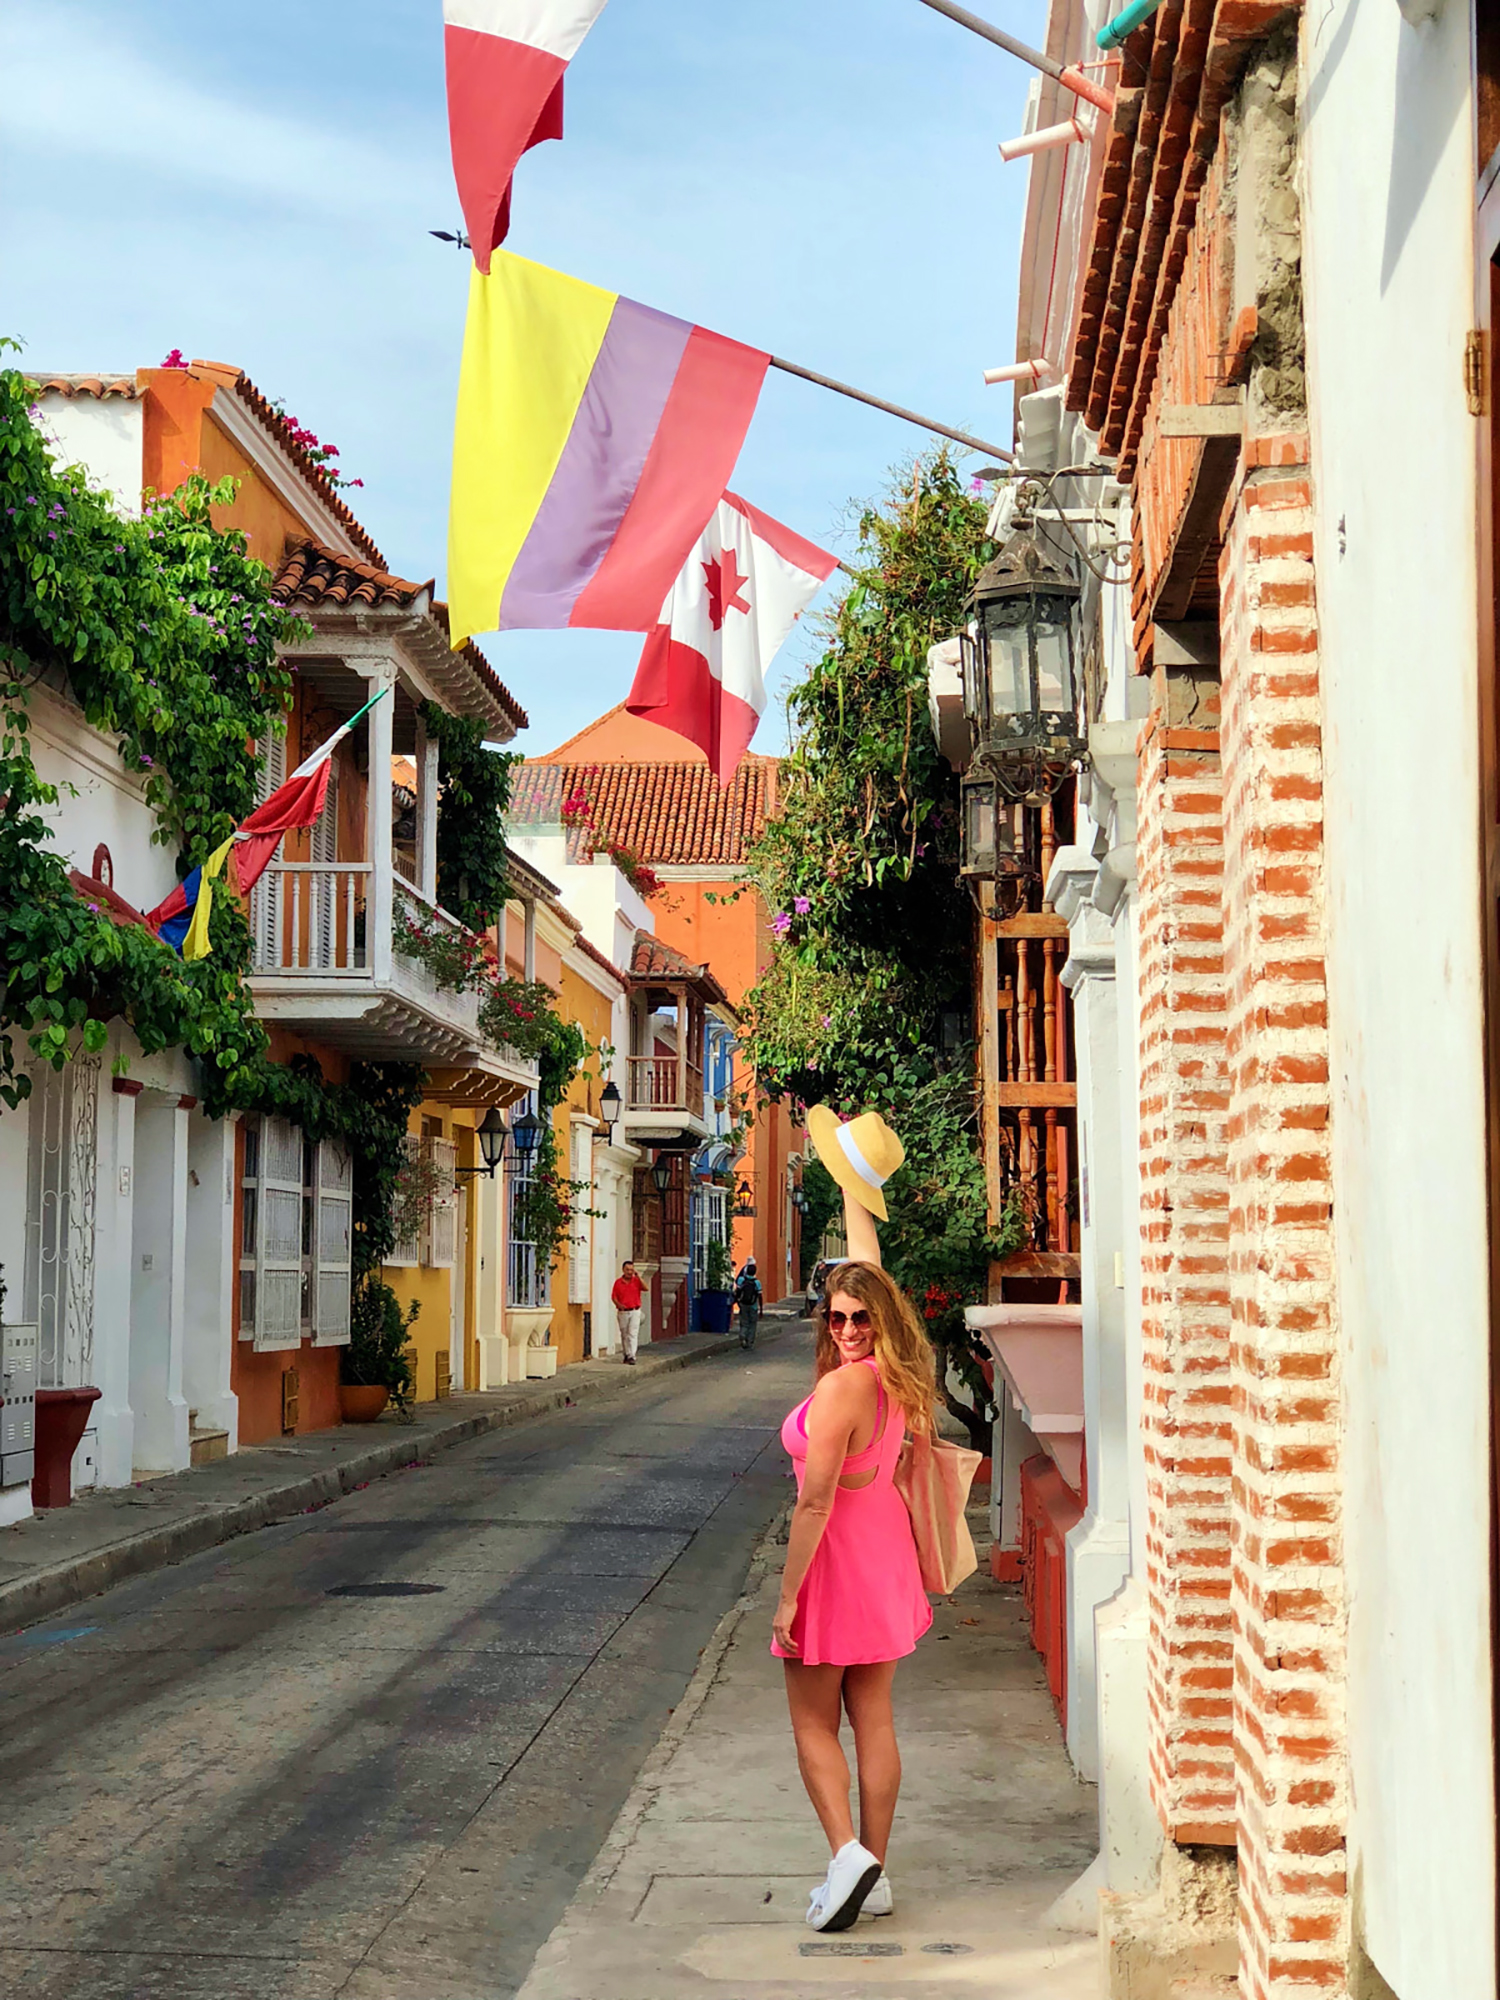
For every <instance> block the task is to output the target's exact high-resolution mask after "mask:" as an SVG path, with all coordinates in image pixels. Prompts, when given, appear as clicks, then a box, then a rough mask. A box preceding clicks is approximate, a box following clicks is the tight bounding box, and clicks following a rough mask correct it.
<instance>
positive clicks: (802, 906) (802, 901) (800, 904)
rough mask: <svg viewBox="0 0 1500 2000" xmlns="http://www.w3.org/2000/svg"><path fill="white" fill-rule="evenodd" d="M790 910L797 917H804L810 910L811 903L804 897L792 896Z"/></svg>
mask: <svg viewBox="0 0 1500 2000" xmlns="http://www.w3.org/2000/svg"><path fill="white" fill-rule="evenodd" d="M792 908H793V909H794V910H795V911H796V912H797V915H798V916H799V917H805V916H806V915H807V913H808V911H809V910H810V909H811V908H812V903H811V901H810V899H809V898H808V897H806V896H793V898H792Z"/></svg>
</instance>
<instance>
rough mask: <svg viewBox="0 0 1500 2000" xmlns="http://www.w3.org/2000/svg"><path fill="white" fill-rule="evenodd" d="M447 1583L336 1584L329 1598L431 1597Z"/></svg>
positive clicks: (328, 1592) (327, 1593) (329, 1592)
mask: <svg viewBox="0 0 1500 2000" xmlns="http://www.w3.org/2000/svg"><path fill="white" fill-rule="evenodd" d="M447 1588H448V1586H447V1584H445V1583H336V1584H335V1585H334V1586H333V1588H332V1589H331V1590H329V1591H326V1592H325V1593H324V1595H325V1596H327V1597H431V1596H433V1595H434V1594H435V1593H436V1592H437V1591H440V1590H446V1589H447Z"/></svg>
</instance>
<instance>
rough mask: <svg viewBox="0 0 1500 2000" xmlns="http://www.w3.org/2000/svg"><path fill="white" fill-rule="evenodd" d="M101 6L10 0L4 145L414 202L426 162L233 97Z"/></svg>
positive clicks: (269, 185)
mask: <svg viewBox="0 0 1500 2000" xmlns="http://www.w3.org/2000/svg"><path fill="white" fill-rule="evenodd" d="M123 11H124V10H123V9H121V8H120V7H118V6H117V7H116V8H115V9H114V10H113V12H112V13H111V15H110V16H107V17H106V16H105V15H103V14H100V13H96V12H94V11H92V10H90V9H88V8H84V7H79V6H75V5H69V4H66V0H9V5H8V6H7V7H6V10H5V14H4V17H3V26H0V66H3V69H4V72H5V77H6V92H5V96H6V107H5V134H6V140H5V143H6V145H7V147H8V148H9V149H11V150H15V149H16V148H18V147H24V148H26V149H28V150H29V151H39V152H41V153H43V154H46V155H50V156H51V157H53V158H61V159H71V160H76V161H79V162H88V161H93V162H98V163H99V164H100V165H104V164H108V165H111V166H113V167H115V168H116V169H119V168H124V169H127V170H134V171H136V172H140V171H144V172H146V173H149V174H151V175H153V176H159V177H160V178H161V179H163V180H166V181H169V182H177V183H180V184H181V185H183V186H185V187H190V188H193V189H199V188H203V187H205V186H209V187H215V188H218V189H220V190H223V191H225V192H229V193H234V194H238V195H240V196H242V197H248V198H250V199H252V200H255V201H260V202H268V203H273V204H277V205H287V206H296V207H298V208H302V209H306V208H308V207H311V208H313V209H315V210H322V211H325V212H327V213H331V214H340V213H342V214H348V213H349V212H350V207H351V204H353V203H356V202H357V203H359V204H361V205H363V204H365V203H370V202H374V203H380V204H395V205H396V206H398V207H400V208H406V207H408V206H409V205H410V203H411V200H412V190H413V179H414V177H415V178H416V179H417V180H419V181H425V180H427V179H428V178H429V175H428V174H425V173H423V172H422V171H421V170H422V169H423V167H425V166H426V165H427V164H428V163H426V162H422V161H412V160H407V161H402V160H400V159H399V158H398V157H395V156H393V155H392V153H391V151H390V149H389V147H386V146H382V147H375V146H371V145H369V144H367V143H366V142H365V141H363V140H362V139H360V138H359V137H357V136H355V135H351V134H350V133H347V132H339V131H334V130H329V129H324V128H320V127H319V126H318V125H316V124H312V123H309V122H308V121H307V120H306V119H294V118H289V117H284V116H282V115H280V114H278V113H277V112H275V111H270V110H265V109H261V108H259V107H257V106H255V105H252V104H247V103H243V102H240V101H238V100H236V99H235V98H234V97H232V96H230V95H228V94H226V93H224V92H222V91H214V90H212V89H210V88H208V87H205V86H204V85H203V84H201V83H198V82H195V81H194V80H193V78H192V76H191V75H190V74H189V73H188V71H187V70H186V68H185V67H182V66H177V67H171V68H168V67H166V66H165V65H163V64H161V63H159V62H156V61H154V60H152V59H151V58H150V57H149V56H147V55H146V54H144V53H142V52H141V51H140V50H138V49H135V48H132V47H130V46H129V44H128V43H127V42H126V41H125V40H124V37H123V36H122V33H121V26H120V15H121V13H122V12H123Z"/></svg>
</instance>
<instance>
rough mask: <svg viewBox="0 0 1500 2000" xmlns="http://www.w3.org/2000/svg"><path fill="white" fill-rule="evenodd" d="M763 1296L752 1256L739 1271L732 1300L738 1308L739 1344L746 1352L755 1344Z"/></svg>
mask: <svg viewBox="0 0 1500 2000" xmlns="http://www.w3.org/2000/svg"><path fill="white" fill-rule="evenodd" d="M763 1296H764V1295H763V1293H762V1292H761V1288H760V1279H759V1278H757V1277H756V1275H755V1259H754V1258H753V1257H752V1258H751V1259H750V1260H749V1262H748V1263H747V1264H746V1266H745V1268H744V1270H743V1271H741V1273H740V1278H739V1283H738V1284H737V1285H736V1286H735V1288H734V1302H735V1304H736V1305H737V1306H738V1307H739V1309H740V1346H741V1347H743V1348H744V1349H745V1350H746V1352H747V1353H748V1351H749V1350H750V1349H751V1348H752V1347H754V1345H755V1330H756V1327H757V1326H758V1325H759V1324H760V1306H761V1299H762V1297H763Z"/></svg>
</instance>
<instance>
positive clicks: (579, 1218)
mask: <svg viewBox="0 0 1500 2000" xmlns="http://www.w3.org/2000/svg"><path fill="white" fill-rule="evenodd" d="M569 1150H570V1152H571V1154H572V1158H571V1160H570V1161H569V1164H568V1178H569V1179H570V1180H574V1181H581V1182H582V1183H583V1185H582V1186H581V1187H577V1188H574V1189H573V1191H572V1193H571V1195H570V1197H569V1199H570V1202H571V1205H572V1210H573V1214H572V1218H571V1226H570V1228H569V1232H568V1303H569V1305H574V1306H586V1305H587V1304H588V1303H589V1300H590V1299H591V1297H592V1296H593V1294H592V1292H591V1290H590V1287H589V1257H590V1250H591V1247H592V1246H591V1244H590V1240H589V1237H590V1223H591V1222H592V1217H590V1216H587V1215H584V1214H582V1213H581V1212H580V1211H581V1210H583V1209H586V1208H592V1207H593V1206H594V1172H593V1169H594V1135H593V1132H592V1130H591V1129H590V1128H589V1127H588V1126H587V1125H580V1124H574V1125H572V1126H570V1127H569Z"/></svg>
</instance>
